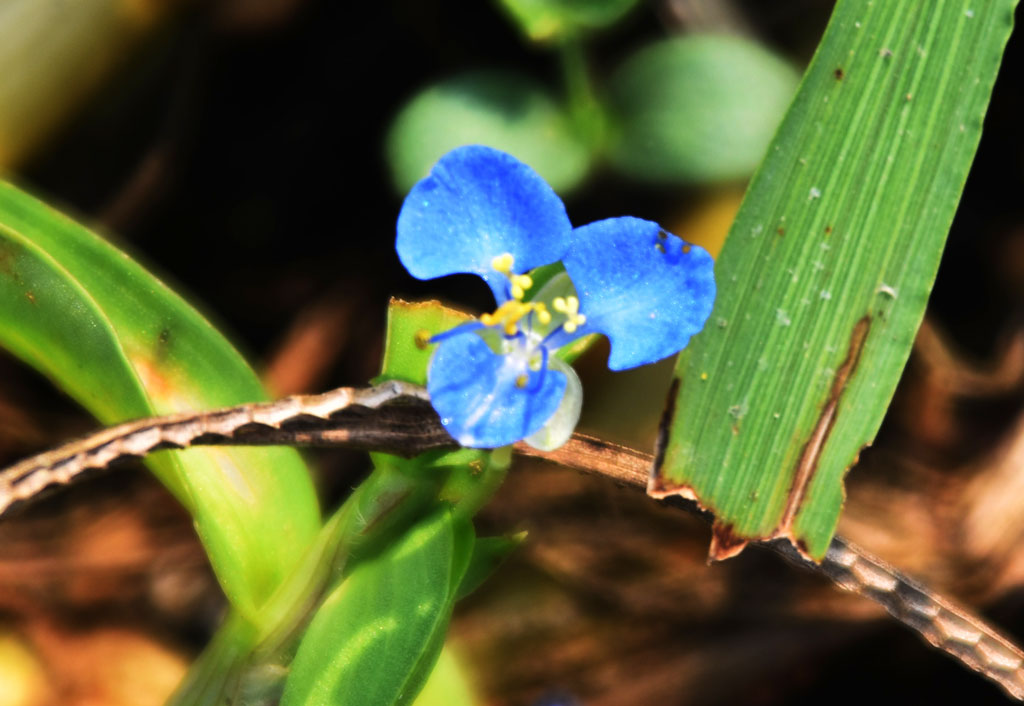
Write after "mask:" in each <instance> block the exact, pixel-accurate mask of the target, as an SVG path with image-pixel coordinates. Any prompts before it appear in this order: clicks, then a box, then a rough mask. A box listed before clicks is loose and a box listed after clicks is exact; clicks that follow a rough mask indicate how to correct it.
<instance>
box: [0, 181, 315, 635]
mask: <svg viewBox="0 0 1024 706" xmlns="http://www.w3.org/2000/svg"><path fill="white" fill-rule="evenodd" d="M0 345H3V346H4V347H5V348H7V349H9V350H10V351H12V352H13V353H14V354H15V355H17V356H18V357H20V358H21V359H22V360H24V361H25V362H26V363H28V364H29V365H32V366H33V367H35V368H37V369H38V370H40V371H41V372H42V373H44V374H45V375H47V376H49V377H50V378H51V379H52V380H53V381H54V382H55V384H57V385H58V386H59V387H61V388H62V389H63V390H65V391H66V392H67V393H68V394H69V395H70V396H71V397H72V398H74V399H75V400H76V401H78V402H79V403H80V404H81V405H82V406H83V407H85V408H86V409H88V410H89V411H90V412H92V413H93V414H94V415H96V417H97V418H98V419H99V420H100V421H101V422H103V423H105V424H112V423H115V422H120V421H124V420H126V419H131V418H136V417H147V416H153V415H156V414H167V413H171V412H180V411H186V410H197V409H209V408H214V407H221V406H227V405H232V404H240V403H244V402H252V401H256V400H260V399H264V396H265V393H264V391H263V389H262V387H261V385H260V383H259V380H258V379H257V377H256V375H255V374H254V373H253V372H252V370H251V369H250V368H249V367H248V366H247V365H246V364H245V361H244V360H243V359H242V358H241V356H239V355H238V353H237V352H236V351H235V350H234V349H233V348H232V347H231V345H230V344H229V343H228V342H227V341H226V340H225V339H224V338H223V337H222V336H221V335H220V334H219V333H217V331H216V330H215V329H214V328H213V327H212V326H211V325H210V324H209V323H208V322H207V321H206V320H205V319H203V318H202V317H201V316H200V315H199V314H198V313H197V312H196V311H195V310H194V309H192V308H191V307H190V306H188V304H186V303H185V302H184V301H183V300H182V299H181V298H179V297H178V296H177V295H175V294H174V293H173V292H171V291H170V290H169V289H168V288H167V287H166V286H165V285H164V284H163V283H162V282H160V281H159V280H157V279H156V278H154V277H153V276H152V275H151V274H149V273H148V272H146V271H145V270H144V269H143V268H142V267H141V266H139V265H138V264H137V263H135V262H133V261H132V260H131V259H130V258H129V257H128V256H127V255H125V254H124V253H123V252H121V251H119V250H117V249H116V248H114V247H113V246H111V245H110V244H109V243H107V242H105V241H104V240H102V239H101V238H99V237H97V236H96V235H94V234H93V233H91V232H90V231H89V230H88V229H86V228H84V227H83V226H81V225H79V224H77V223H75V222H74V221H72V220H71V219H69V218H67V217H66V216H64V215H62V214H60V213H58V212H57V211H54V210H52V209H50V208H49V207H47V206H46V205H45V204H43V203H41V202H39V201H37V200H36V199H34V198H32V197H31V196H29V195H27V194H25V193H24V192H22V191H20V190H18V189H17V188H16V187H14V186H11V185H10V184H6V183H2V182H0ZM146 462H147V464H148V465H149V466H150V467H151V468H152V469H153V471H154V472H155V473H156V475H157V477H159V478H160V480H161V481H162V482H163V483H164V484H165V485H166V486H167V487H168V488H169V489H170V490H171V492H173V493H174V494H175V495H176V496H177V497H178V499H179V500H180V501H181V502H182V503H183V504H184V505H185V507H186V508H188V510H189V511H190V512H191V513H192V515H193V518H194V520H195V524H196V530H197V532H198V533H199V537H200V539H201V540H202V541H203V544H204V545H205V547H206V550H207V552H208V554H209V556H210V561H211V563H212V564H213V568H214V570H215V572H216V573H217V577H218V579H219V580H220V582H221V585H222V586H223V588H224V592H225V593H226V594H227V596H228V598H229V599H230V600H231V601H232V603H233V604H235V606H236V607H238V609H239V610H240V611H242V612H243V613H244V614H246V616H248V617H249V618H250V619H253V620H258V619H259V617H260V612H259V607H260V605H261V603H262V602H263V601H264V600H266V598H267V597H268V596H269V595H270V594H271V593H272V592H273V590H274V589H275V588H276V587H277V586H278V584H279V583H280V581H281V580H282V578H283V577H284V576H285V575H287V572H288V571H289V569H290V568H291V566H292V563H293V562H294V560H295V557H296V556H297V555H298V554H299V553H300V552H301V550H302V548H304V547H305V546H307V545H308V544H309V542H311V541H312V539H313V538H314V536H315V535H316V532H317V529H318V528H319V524H320V521H319V511H318V508H317V501H316V496H315V494H314V491H313V485H312V482H311V479H310V476H309V473H308V471H307V470H306V468H305V466H304V464H303V463H302V460H301V458H300V457H299V456H298V454H297V453H295V452H294V451H292V450H290V449H270V448H267V449H226V448H225V449H191V450H188V451H182V452H162V453H158V454H154V455H152V456H149V457H148V458H147V460H146Z"/></svg>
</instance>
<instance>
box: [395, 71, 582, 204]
mask: <svg viewBox="0 0 1024 706" xmlns="http://www.w3.org/2000/svg"><path fill="white" fill-rule="evenodd" d="M469 144H482V145H490V146H491V147H495V148H497V149H500V150H503V151H505V152H508V153H509V154H512V155H514V156H516V157H517V158H519V159H520V160H522V161H523V162H526V163H527V164H529V165H530V166H531V167H533V168H534V169H536V170H537V173H538V174H540V175H541V176H542V177H544V179H546V180H547V182H548V183H549V184H551V187H552V188H553V189H554V190H555V191H560V192H564V191H568V190H569V189H572V188H573V187H574V186H575V185H576V184H578V183H579V182H580V181H581V180H582V179H583V177H584V176H586V173H587V171H588V170H589V168H590V153H589V151H588V150H587V148H586V146H585V145H584V144H583V143H582V142H581V141H580V140H579V139H577V138H576V136H575V134H574V131H573V129H572V124H571V121H570V120H569V118H568V117H567V116H566V115H565V113H564V112H563V111H562V110H561V109H560V108H559V107H558V106H557V105H556V104H555V102H554V101H553V100H552V99H551V98H550V97H549V96H548V94H547V93H546V92H545V91H544V89H543V88H541V87H540V86H538V85H537V84H535V83H534V82H533V81H531V80H530V79H527V78H525V77H523V76H520V75H518V74H514V73H509V72H504V71H477V72H473V73H468V74H462V75H460V76H456V77H454V78H451V79H448V80H446V81H442V82H441V83H437V84H435V85H433V86H431V87H429V88H427V89H425V90H424V91H422V92H421V93H419V94H418V95H416V96H415V97H413V99H412V100H410V101H409V102H408V103H407V104H406V105H405V107H404V108H402V110H401V111H400V112H399V114H398V116H397V117H396V118H395V122H394V123H393V124H392V126H391V129H390V132H389V133H388V139H387V154H388V162H389V164H390V165H391V173H392V177H393V179H394V182H395V187H396V188H397V189H398V191H399V192H400V193H405V192H407V191H408V190H409V189H410V188H412V186H413V184H415V183H416V182H417V181H419V180H420V179H422V178H423V177H425V176H426V175H427V173H428V172H429V171H430V168H431V167H432V166H434V163H435V162H437V160H438V159H440V158H441V156H442V155H444V154H445V153H446V152H448V151H449V150H452V149H454V148H456V147H459V146H461V145H469Z"/></svg>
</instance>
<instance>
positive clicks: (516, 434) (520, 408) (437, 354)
mask: <svg viewBox="0 0 1024 706" xmlns="http://www.w3.org/2000/svg"><path fill="white" fill-rule="evenodd" d="M523 373H526V374H527V375H528V376H529V379H528V381H527V384H526V386H525V387H519V386H517V385H516V378H518V377H519V376H520V375H521V374H523ZM565 386H566V380H565V375H563V374H562V373H560V372H558V371H557V370H544V371H543V372H541V371H531V370H528V369H527V367H526V365H525V361H522V360H520V359H518V358H516V357H514V356H509V355H498V354H497V353H494V352H493V351H492V350H491V349H490V347H489V346H488V345H487V344H486V343H485V342H484V341H483V339H481V338H480V337H479V336H477V335H475V334H472V333H468V334H464V335H460V336H453V337H452V338H449V339H447V340H445V341H442V342H441V344H440V345H438V347H437V350H436V351H434V355H433V357H432V358H431V360H430V373H429V375H428V377H427V391H428V392H429V393H430V402H431V404H433V405H434V409H435V410H436V411H437V413H438V414H439V415H440V416H441V423H442V424H443V425H444V427H445V428H446V429H447V430H448V433H449V434H451V435H452V437H453V438H454V439H455V440H456V441H458V442H459V443H460V444H462V445H463V446H469V447H473V448H486V449H491V448H497V447H499V446H505V445H507V444H512V443H515V442H516V441H519V440H520V439H524V438H526V437H527V436H529V435H530V434H533V433H534V432H535V431H537V430H538V429H540V428H541V427H542V426H544V423H545V422H546V421H547V420H548V419H549V418H550V417H551V415H553V414H554V413H555V410H557V409H558V403H559V402H560V401H561V399H562V396H563V395H564V394H565Z"/></svg>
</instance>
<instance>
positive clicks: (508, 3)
mask: <svg viewBox="0 0 1024 706" xmlns="http://www.w3.org/2000/svg"><path fill="white" fill-rule="evenodd" d="M636 3H637V0H501V4H502V6H503V7H504V8H505V10H506V11H507V12H508V14H509V15H510V16H511V17H512V19H513V20H515V22H516V24H518V25H519V28H520V29H522V30H523V33H524V34H525V35H526V36H527V37H529V38H530V39H532V40H533V41H535V42H543V41H550V40H553V39H561V38H565V37H571V36H574V35H576V34H578V33H579V32H580V31H581V30H589V29H600V28H602V27H607V26H608V25H611V24H614V23H615V22H617V21H618V20H619V19H621V18H622V17H623V15H625V14H626V13H627V12H629V10H630V9H632V7H633V6H634V5H636Z"/></svg>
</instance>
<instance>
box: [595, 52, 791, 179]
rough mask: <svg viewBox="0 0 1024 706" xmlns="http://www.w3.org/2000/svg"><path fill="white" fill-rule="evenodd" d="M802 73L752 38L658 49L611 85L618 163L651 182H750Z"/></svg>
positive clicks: (629, 64) (626, 67)
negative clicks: (733, 180) (731, 180)
mask: <svg viewBox="0 0 1024 706" xmlns="http://www.w3.org/2000/svg"><path fill="white" fill-rule="evenodd" d="M796 85H797V73H796V71H794V69H793V68H792V67H791V66H790V65H789V64H788V63H787V62H785V61H784V60H782V59H780V58H779V57H778V56H776V55H775V54H772V53H771V52H769V51H768V50H766V49H764V48H762V47H761V46H759V45H757V44H754V43H753V42H750V41H749V40H746V39H741V38H739V37H729V36H713V35H707V36H700V35H693V36H689V37H681V38H677V39H667V40H663V41H660V42H657V43H655V44H651V45H649V46H647V47H645V48H643V49H641V50H640V51H639V52H637V53H636V54H634V55H633V56H632V57H630V58H629V59H628V60H627V61H626V62H625V64H623V66H622V67H621V68H620V69H619V70H618V71H617V72H616V73H615V74H614V76H613V77H612V80H611V84H610V86H609V100H610V103H611V112H612V114H613V116H614V118H613V123H615V124H617V125H618V134H617V135H615V136H614V137H613V138H612V141H611V147H610V150H611V152H610V158H611V160H612V163H613V164H614V165H615V166H616V167H617V168H619V169H620V170H622V171H624V172H625V173H627V174H629V175H630V176H632V177H634V178H637V179H641V180H647V181H668V182H695V181H697V182H703V181H723V180H729V179H742V178H746V177H747V176H749V175H750V174H751V173H752V172H753V171H754V168H755V167H756V166H757V164H758V162H759V161H760V159H761V157H763V156H764V152H765V148H766V147H767V146H768V142H769V140H771V137H772V135H773V134H774V132H775V128H776V127H777V126H778V124H779V121H780V120H781V119H782V116H783V114H784V113H785V110H786V106H788V105H789V102H790V100H791V99H792V97H793V92H794V91H795V90H796Z"/></svg>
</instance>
